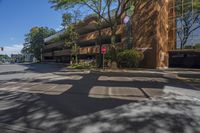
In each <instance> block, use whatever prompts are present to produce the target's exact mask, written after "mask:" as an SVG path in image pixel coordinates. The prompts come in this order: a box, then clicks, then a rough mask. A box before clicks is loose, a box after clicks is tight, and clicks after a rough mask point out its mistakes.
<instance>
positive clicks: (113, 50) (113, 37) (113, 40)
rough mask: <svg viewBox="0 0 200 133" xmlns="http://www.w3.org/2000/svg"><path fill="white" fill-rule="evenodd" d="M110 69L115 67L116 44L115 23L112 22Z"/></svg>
mask: <svg viewBox="0 0 200 133" xmlns="http://www.w3.org/2000/svg"><path fill="white" fill-rule="evenodd" d="M111 32H112V35H111V48H110V52H111V69H117V46H116V36H117V35H116V32H117V23H115V24H114V26H113V28H112V29H111Z"/></svg>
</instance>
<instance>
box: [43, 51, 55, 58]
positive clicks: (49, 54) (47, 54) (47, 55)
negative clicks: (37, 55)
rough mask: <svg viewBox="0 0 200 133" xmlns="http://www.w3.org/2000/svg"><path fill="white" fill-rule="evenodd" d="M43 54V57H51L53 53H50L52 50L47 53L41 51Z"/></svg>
mask: <svg viewBox="0 0 200 133" xmlns="http://www.w3.org/2000/svg"><path fill="white" fill-rule="evenodd" d="M43 56H45V57H52V56H53V54H52V52H49V53H43Z"/></svg>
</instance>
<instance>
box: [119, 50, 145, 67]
mask: <svg viewBox="0 0 200 133" xmlns="http://www.w3.org/2000/svg"><path fill="white" fill-rule="evenodd" d="M142 59H143V53H142V52H139V51H137V50H134V49H130V50H124V51H122V52H119V53H118V54H117V63H118V66H119V67H123V68H135V67H138V65H139V62H140V61H141V60H142Z"/></svg>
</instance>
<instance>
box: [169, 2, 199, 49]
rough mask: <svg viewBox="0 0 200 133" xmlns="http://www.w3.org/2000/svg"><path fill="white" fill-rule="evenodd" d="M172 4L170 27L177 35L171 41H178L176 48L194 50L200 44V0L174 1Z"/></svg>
mask: <svg viewBox="0 0 200 133" xmlns="http://www.w3.org/2000/svg"><path fill="white" fill-rule="evenodd" d="M172 3H174V4H170V14H171V15H169V25H170V28H171V29H173V31H174V32H176V34H173V37H171V39H174V40H175V41H176V48H193V47H194V46H195V45H196V44H199V43H200V0H172ZM171 12H174V13H173V15H172V13H171ZM173 23H174V24H173ZM171 25H173V26H171ZM170 42H173V41H172V40H169V43H170Z"/></svg>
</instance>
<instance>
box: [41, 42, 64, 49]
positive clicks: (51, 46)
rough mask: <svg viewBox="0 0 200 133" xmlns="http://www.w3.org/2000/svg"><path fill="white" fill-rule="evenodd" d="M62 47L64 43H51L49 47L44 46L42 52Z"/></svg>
mask: <svg viewBox="0 0 200 133" xmlns="http://www.w3.org/2000/svg"><path fill="white" fill-rule="evenodd" d="M63 45H64V41H59V42H55V43H51V44H49V45H45V46H44V50H47V49H52V48H55V47H62V46H63Z"/></svg>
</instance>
